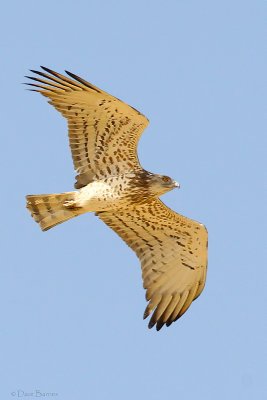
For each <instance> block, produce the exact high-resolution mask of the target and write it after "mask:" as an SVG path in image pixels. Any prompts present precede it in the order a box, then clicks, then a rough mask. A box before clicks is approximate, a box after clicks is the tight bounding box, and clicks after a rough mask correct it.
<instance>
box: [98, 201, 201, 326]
mask: <svg viewBox="0 0 267 400" xmlns="http://www.w3.org/2000/svg"><path fill="white" fill-rule="evenodd" d="M97 215H98V216H99V218H101V219H102V221H104V222H105V223H106V224H107V225H108V226H109V227H110V228H112V229H113V230H114V231H115V232H116V233H117V234H118V235H119V236H120V237H121V238H122V239H123V240H124V241H125V242H126V243H127V244H128V245H129V246H130V247H131V248H132V249H133V250H134V251H135V253H136V254H137V256H138V257H139V259H140V261H141V267H142V276H143V282H144V288H145V289H146V299H147V301H149V304H148V306H147V308H146V310H145V313H144V318H146V317H147V316H148V315H149V314H150V313H151V312H152V311H153V310H154V309H155V311H154V313H153V315H152V317H151V319H150V322H149V325H148V327H149V328H152V327H153V326H154V325H155V324H156V328H157V330H159V329H161V328H162V326H163V325H164V324H166V325H167V326H169V325H171V323H172V322H174V321H176V320H177V319H178V318H179V317H181V316H182V315H183V314H184V313H185V311H186V310H187V309H188V307H189V306H190V304H191V303H192V301H193V300H194V299H196V298H197V297H198V296H199V295H200V293H201V292H202V290H203V288H204V285H205V279H206V271H207V238H208V235H207V230H206V228H205V227H204V225H202V224H200V223H198V222H196V221H193V220H191V219H188V218H185V217H183V216H182V215H179V214H177V213H175V212H174V211H172V210H171V209H169V208H168V207H167V206H165V204H163V203H162V202H161V201H160V200H158V199H155V200H153V201H151V202H150V203H146V204H144V205H139V206H136V207H133V208H129V209H128V210H121V211H118V212H117V211H116V213H112V212H99V213H97Z"/></svg>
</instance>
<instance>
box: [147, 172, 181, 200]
mask: <svg viewBox="0 0 267 400" xmlns="http://www.w3.org/2000/svg"><path fill="white" fill-rule="evenodd" d="M149 187H150V190H151V191H153V193H154V194H156V195H162V194H163V193H166V192H168V191H169V190H172V189H174V188H179V187H180V185H179V183H178V182H176V181H175V180H173V179H172V178H170V177H169V176H166V175H159V174H151V175H150V176H149Z"/></svg>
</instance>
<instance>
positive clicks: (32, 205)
mask: <svg viewBox="0 0 267 400" xmlns="http://www.w3.org/2000/svg"><path fill="white" fill-rule="evenodd" d="M75 195H76V192H66V193H60V194H39V195H29V196H26V199H27V206H26V207H27V208H28V210H29V211H30V213H31V215H32V217H33V218H34V220H35V221H36V222H37V223H38V224H39V225H40V227H41V229H42V230H43V231H47V230H48V229H50V228H53V227H54V226H56V225H58V224H61V223H62V222H65V221H67V220H69V219H71V218H73V217H76V216H77V215H80V214H83V212H84V210H83V209H82V208H75V207H68V206H66V205H64V203H65V202H71V201H74V200H75Z"/></svg>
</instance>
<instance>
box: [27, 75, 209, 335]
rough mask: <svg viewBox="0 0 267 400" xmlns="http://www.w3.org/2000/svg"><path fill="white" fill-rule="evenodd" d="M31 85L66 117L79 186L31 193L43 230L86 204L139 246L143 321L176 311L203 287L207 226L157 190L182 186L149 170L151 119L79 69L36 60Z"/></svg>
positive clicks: (165, 319)
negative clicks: (144, 146) (142, 151)
mask: <svg viewBox="0 0 267 400" xmlns="http://www.w3.org/2000/svg"><path fill="white" fill-rule="evenodd" d="M41 68H42V70H43V71H34V70H31V72H33V73H34V74H35V76H31V77H29V76H27V78H29V79H31V80H32V81H34V83H28V85H30V86H31V88H32V89H30V90H33V91H36V92H38V93H41V94H42V95H43V96H45V97H47V98H48V102H49V104H51V105H52V106H54V107H55V108H56V109H57V110H58V111H59V112H60V113H61V114H62V115H63V117H65V118H66V119H67V121H68V134H69V143H70V148H71V152H72V158H73V163H74V167H75V170H76V171H77V176H76V183H75V188H76V189H77V190H76V191H72V192H65V193H59V194H41V195H28V196H26V199H27V208H28V210H29V211H30V212H31V215H32V217H33V218H34V219H35V221H36V222H37V223H38V224H39V225H40V227H41V229H42V230H43V231H46V230H48V229H50V228H53V227H54V226H56V225H58V224H61V223H62V222H65V221H67V220H69V219H71V218H73V217H77V216H78V215H81V214H84V213H86V212H95V213H96V215H97V216H98V217H99V218H100V219H101V220H102V221H103V222H105V224H107V225H108V226H109V227H110V228H111V229H113V230H114V231H115V232H116V233H117V234H118V235H119V236H120V237H121V238H122V239H123V240H124V241H125V242H126V243H127V245H128V246H129V247H130V248H131V249H132V250H133V251H134V252H135V253H136V255H137V256H138V258H139V260H140V263H141V268H142V278H143V286H144V289H146V300H147V301H148V305H147V307H146V309H145V312H144V318H147V317H148V316H149V315H150V314H151V313H152V312H153V314H152V316H151V318H150V321H149V324H148V327H149V328H152V327H153V326H154V325H156V329H157V330H160V329H161V328H162V326H163V325H166V326H169V325H171V324H172V323H173V322H174V321H176V320H177V319H178V318H180V317H181V316H182V315H183V314H184V313H185V311H186V310H187V309H188V307H189V306H190V305H191V303H192V301H193V300H195V299H196V298H197V297H198V296H199V295H200V293H201V292H202V290H203V288H204V285H205V279H206V271H207V236H208V235H207V230H206V228H205V226H204V225H202V224H200V223H198V222H196V221H193V220H191V219H189V218H186V217H184V216H182V215H180V214H177V213H176V212H174V211H173V210H171V209H170V208H168V207H167V206H166V205H165V204H164V203H162V201H161V200H160V199H159V196H161V195H162V194H164V193H166V192H168V191H169V190H172V189H174V188H176V187H179V184H178V183H177V182H176V181H174V180H173V179H171V178H170V177H168V176H166V175H159V174H154V173H151V172H148V171H146V170H145V169H143V168H142V166H141V165H140V163H139V160H138V156H137V144H138V141H139V138H140V136H141V134H142V132H143V130H144V129H145V128H146V126H147V125H148V123H149V121H148V119H147V118H146V117H145V116H144V115H143V114H141V113H140V112H139V111H137V110H136V109H135V108H133V107H131V106H129V105H128V104H126V103H124V102H123V101H121V100H119V99H117V98H116V97H114V96H111V95H110V94H108V93H106V92H104V91H103V90H101V89H99V88H97V87H96V86H94V85H92V84H91V83H89V82H87V81H85V80H84V79H82V78H80V77H79V76H77V75H74V74H73V73H71V72H68V71H66V73H67V75H68V76H65V75H61V74H59V73H57V72H54V71H52V70H51V69H48V68H45V67H41Z"/></svg>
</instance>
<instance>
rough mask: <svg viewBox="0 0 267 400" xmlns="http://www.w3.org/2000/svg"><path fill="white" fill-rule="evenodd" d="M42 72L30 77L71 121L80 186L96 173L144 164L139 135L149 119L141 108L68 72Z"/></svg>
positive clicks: (103, 174) (69, 126) (70, 135)
mask: <svg viewBox="0 0 267 400" xmlns="http://www.w3.org/2000/svg"><path fill="white" fill-rule="evenodd" d="M42 68H43V70H45V71H46V73H44V72H40V71H34V70H31V71H32V72H34V73H35V74H37V75H39V76H41V77H40V78H39V77H29V76H27V78H29V79H32V80H34V81H37V82H38V83H36V84H35V83H34V84H33V83H28V85H30V86H33V87H36V88H37V89H33V90H34V91H37V92H39V93H41V94H42V95H44V96H46V97H48V98H49V103H50V104H52V105H53V106H54V107H55V108H56V109H57V110H58V111H59V112H60V113H61V114H62V115H63V116H64V117H65V118H67V120H68V128H69V141H70V147H71V151H72V158H73V163H74V167H75V169H76V171H77V172H78V175H77V176H76V179H77V182H76V184H75V187H76V188H81V187H83V186H85V185H87V184H88V183H89V182H91V181H92V180H93V179H94V178H95V179H100V178H103V177H106V176H109V175H118V174H120V173H124V172H129V171H132V170H138V169H139V170H140V169H142V168H141V166H140V163H139V161H138V157H137V144H138V140H139V138H140V136H141V134H142V132H143V130H144V129H145V127H146V126H147V125H148V122H149V121H148V119H147V118H146V117H145V116H144V115H142V114H141V113H139V112H138V111H137V110H135V109H134V108H132V107H131V106H129V105H128V104H126V103H124V102H122V101H121V100H119V99H117V98H115V97H113V96H111V95H109V94H108V93H106V92H104V91H102V90H100V89H99V88H97V87H95V86H93V85H92V84H91V83H89V82H86V81H85V80H84V79H82V78H80V77H78V76H76V75H74V74H72V73H71V72H67V71H66V72H67V74H68V75H69V76H71V78H73V79H70V78H68V77H66V76H64V75H61V74H59V73H57V72H54V71H52V70H50V69H48V68H45V67H42Z"/></svg>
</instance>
